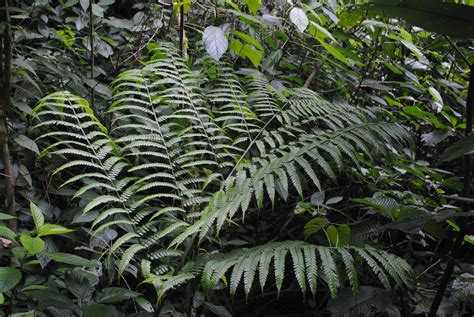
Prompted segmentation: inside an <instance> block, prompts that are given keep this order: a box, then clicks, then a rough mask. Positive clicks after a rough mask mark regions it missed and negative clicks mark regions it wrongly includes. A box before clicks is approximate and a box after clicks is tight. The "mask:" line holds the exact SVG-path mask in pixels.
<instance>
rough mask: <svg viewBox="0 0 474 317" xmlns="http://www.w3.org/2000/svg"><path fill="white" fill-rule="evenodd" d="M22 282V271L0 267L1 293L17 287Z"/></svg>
mask: <svg viewBox="0 0 474 317" xmlns="http://www.w3.org/2000/svg"><path fill="white" fill-rule="evenodd" d="M20 280H21V271H20V270H17V269H14V268H12V267H0V293H5V292H7V291H9V290H11V289H12V288H14V287H15V285H16V284H18V282H20Z"/></svg>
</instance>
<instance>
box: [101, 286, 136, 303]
mask: <svg viewBox="0 0 474 317" xmlns="http://www.w3.org/2000/svg"><path fill="white" fill-rule="evenodd" d="M140 295H141V294H140V293H137V292H134V291H131V290H129V289H126V288H120V287H107V288H104V290H103V291H102V292H101V293H100V294H99V296H98V297H97V301H98V302H99V303H114V302H121V301H124V300H126V299H131V298H136V297H138V296H140Z"/></svg>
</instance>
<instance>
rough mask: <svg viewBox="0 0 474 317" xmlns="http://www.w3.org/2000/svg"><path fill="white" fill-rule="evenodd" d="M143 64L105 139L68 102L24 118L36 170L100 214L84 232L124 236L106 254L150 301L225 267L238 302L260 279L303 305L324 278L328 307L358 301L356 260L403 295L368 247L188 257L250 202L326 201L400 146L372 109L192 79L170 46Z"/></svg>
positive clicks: (290, 247)
mask: <svg viewBox="0 0 474 317" xmlns="http://www.w3.org/2000/svg"><path fill="white" fill-rule="evenodd" d="M151 55H152V57H151V59H150V60H149V61H147V62H145V63H144V65H143V66H142V67H140V68H137V69H131V70H127V71H125V72H123V73H122V74H120V75H119V76H118V77H117V79H116V80H115V81H114V82H113V83H112V91H113V102H112V104H111V105H110V107H109V109H108V111H107V113H108V115H110V116H111V118H112V120H111V121H110V130H109V129H108V128H106V127H105V126H104V125H103V124H101V123H100V120H99V118H98V117H96V116H95V114H94V111H93V109H91V108H90V106H89V105H88V103H87V101H86V100H84V99H82V98H79V97H76V96H74V95H72V94H71V93H69V92H58V93H54V94H51V95H49V96H47V97H45V98H44V99H42V100H41V102H40V103H39V105H38V106H37V107H36V108H35V109H34V111H33V114H34V116H35V118H36V119H37V121H36V122H35V125H34V127H33V133H36V134H37V135H39V136H38V138H37V142H38V144H39V145H40V146H42V147H43V150H42V152H41V155H40V158H42V159H45V158H49V157H51V158H52V157H55V158H56V159H55V160H54V162H55V163H57V162H58V161H59V162H60V163H59V164H58V166H57V167H56V169H55V170H54V172H53V174H54V175H56V176H57V177H60V178H61V179H63V180H64V181H63V182H62V184H61V185H60V186H62V187H68V188H73V189H74V192H75V195H74V196H73V199H77V198H86V197H87V199H88V201H87V204H86V205H85V206H84V207H83V212H97V213H98V216H97V218H96V219H95V221H94V222H93V223H92V226H91V228H92V230H91V234H92V235H94V234H97V233H99V232H100V231H102V230H105V229H107V228H115V229H117V230H119V232H121V235H120V236H119V237H118V238H117V239H116V241H114V242H113V244H112V246H111V247H110V249H109V251H110V253H111V254H112V253H113V254H116V255H117V256H118V258H119V263H118V268H117V271H118V272H119V274H124V273H125V272H126V271H127V269H128V268H129V267H130V266H131V265H135V264H138V263H141V271H142V275H143V276H144V278H145V281H146V282H148V283H150V284H152V285H154V286H155V288H156V289H157V294H158V298H159V299H160V300H161V299H162V297H163V296H165V293H166V292H167V291H169V290H171V289H174V288H176V287H179V286H180V285H182V284H183V283H187V282H189V281H190V280H191V279H193V278H195V277H196V276H197V275H198V274H199V275H202V285H203V288H204V289H205V290H206V291H209V290H210V289H211V288H212V287H213V286H215V285H216V283H218V281H219V280H220V279H221V278H222V277H223V276H224V275H225V274H226V273H227V272H228V271H229V270H231V269H232V273H231V276H230V290H231V293H235V292H236V291H237V289H238V288H239V285H240V284H241V283H242V284H243V288H244V292H245V293H246V294H247V295H248V294H250V292H251V290H252V288H253V286H254V285H255V284H256V283H259V284H260V287H261V288H262V290H263V289H264V287H266V286H267V281H268V279H269V278H270V276H272V274H271V272H273V277H274V280H275V283H276V288H277V289H278V291H280V290H281V289H282V288H283V284H284V280H285V272H287V271H290V270H291V271H293V272H294V274H295V277H296V282H297V284H298V285H299V287H300V288H301V289H302V291H303V293H305V292H306V291H307V290H308V289H309V291H310V292H311V293H312V294H313V296H314V295H315V294H316V292H317V290H318V287H317V286H318V281H319V280H321V279H320V277H321V276H324V278H323V279H322V280H324V281H326V283H327V284H328V289H329V291H330V293H331V296H333V297H334V296H335V295H336V293H337V289H338V288H339V287H340V286H341V285H342V284H344V283H345V282H346V281H348V283H349V285H350V286H351V287H352V289H353V291H354V292H356V291H357V290H358V287H359V282H358V279H357V269H356V267H358V266H357V264H359V261H360V260H363V262H364V263H366V264H367V265H368V266H369V267H370V268H371V269H372V270H373V272H374V273H375V275H376V276H377V277H378V278H379V280H380V281H381V283H382V284H383V285H384V286H386V287H389V286H391V284H392V281H394V283H395V284H397V285H400V286H403V285H405V284H407V282H406V281H407V280H408V279H407V277H408V276H409V275H410V272H411V270H410V267H409V266H408V265H407V264H406V263H405V262H404V261H403V260H401V259H399V258H398V257H395V256H393V255H390V254H388V253H386V252H383V251H380V250H375V249H371V248H369V247H364V248H355V247H350V248H344V249H342V248H339V249H338V248H328V247H324V246H315V245H311V244H308V243H304V242H301V241H287V242H278V243H277V242H275V243H269V244H264V245H261V246H257V247H255V248H252V249H249V250H246V251H245V253H244V254H242V253H239V252H240V251H239V250H237V251H235V252H231V253H230V254H225V255H221V256H215V255H209V261H208V262H206V263H205V264H203V263H200V262H199V261H198V262H194V261H190V255H189V248H193V247H195V246H196V244H200V245H201V246H202V243H203V242H204V241H206V240H208V241H211V242H212V238H214V237H215V236H216V235H218V234H219V232H220V231H221V230H222V229H223V228H226V227H227V226H228V225H232V223H234V221H237V220H243V219H244V218H245V215H246V213H248V212H251V211H253V209H251V208H250V207H251V206H252V205H253V203H255V204H256V205H257V207H259V208H262V207H263V206H264V205H265V203H266V202H267V201H270V202H271V204H272V206H276V205H278V203H279V201H281V200H288V199H289V197H291V195H292V194H293V193H294V192H296V193H297V194H298V195H300V196H303V195H304V194H305V191H306V190H307V189H308V188H309V189H312V188H317V189H319V190H323V189H324V187H325V186H326V184H327V183H329V182H331V181H334V180H335V179H336V178H337V175H338V173H339V172H341V171H343V170H344V169H345V168H346V167H347V166H348V164H351V163H352V164H356V165H357V164H359V158H360V157H364V159H367V158H370V157H373V156H376V155H377V156H378V155H384V153H386V152H387V151H389V150H391V148H390V147H389V146H388V145H389V144H404V142H405V141H406V139H407V138H408V135H407V132H406V131H405V130H404V129H403V128H402V127H401V126H399V125H397V124H395V123H391V122H387V121H384V120H382V119H383V118H384V117H387V116H386V112H384V111H383V110H381V109H378V108H364V109H361V108H357V107H353V106H351V105H348V104H342V103H331V102H328V101H326V100H324V99H323V98H321V97H320V96H319V95H318V94H316V93H315V92H313V91H311V90H308V89H288V90H285V91H283V92H278V91H276V90H275V89H274V88H273V87H272V86H271V84H270V83H269V82H268V80H267V79H266V78H265V76H264V75H263V74H261V73H258V72H254V73H252V74H250V75H248V76H247V77H246V78H243V79H240V78H239V77H238V76H237V75H236V74H235V73H234V72H233V70H232V69H231V68H230V67H229V66H228V65H226V64H223V63H216V62H214V61H210V60H209V59H207V58H203V59H202V60H200V61H199V62H198V63H197V64H195V65H194V66H196V67H198V68H197V69H198V70H192V68H191V67H190V66H189V65H188V64H187V63H186V62H185V61H184V60H183V59H182V58H181V57H180V56H179V55H180V54H179V53H178V51H177V49H176V48H175V47H174V46H173V45H171V44H169V43H162V44H160V45H154V46H153V49H152V51H151ZM196 67H195V68H193V69H196ZM306 179H307V180H308V181H310V183H308V182H306ZM89 197H91V198H89ZM191 258H192V257H191ZM289 259H291V261H292V263H293V264H292V266H287V264H286V263H287V262H288V261H289ZM201 271H202V272H201ZM257 275H258V278H257ZM257 281H258V282H257Z"/></svg>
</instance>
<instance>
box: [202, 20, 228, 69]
mask: <svg viewBox="0 0 474 317" xmlns="http://www.w3.org/2000/svg"><path fill="white" fill-rule="evenodd" d="M202 40H203V42H204V46H205V47H206V51H207V53H208V54H209V55H211V57H212V58H214V59H215V60H216V61H218V60H219V59H220V58H221V57H222V55H224V53H225V51H226V50H227V47H228V46H229V41H228V40H227V38H226V37H225V34H224V31H222V29H221V28H219V27H216V26H208V27H207V28H206V29H205V30H204V35H203V37H202Z"/></svg>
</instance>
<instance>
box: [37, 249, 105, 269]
mask: <svg viewBox="0 0 474 317" xmlns="http://www.w3.org/2000/svg"><path fill="white" fill-rule="evenodd" d="M42 254H43V255H44V256H46V257H47V258H50V259H51V260H54V261H56V262H61V263H66V264H71V265H76V266H85V267H90V268H95V267H97V264H96V263H95V262H92V261H89V260H87V259H84V258H83V257H80V256H77V255H74V254H69V253H60V252H44V253H42Z"/></svg>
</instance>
